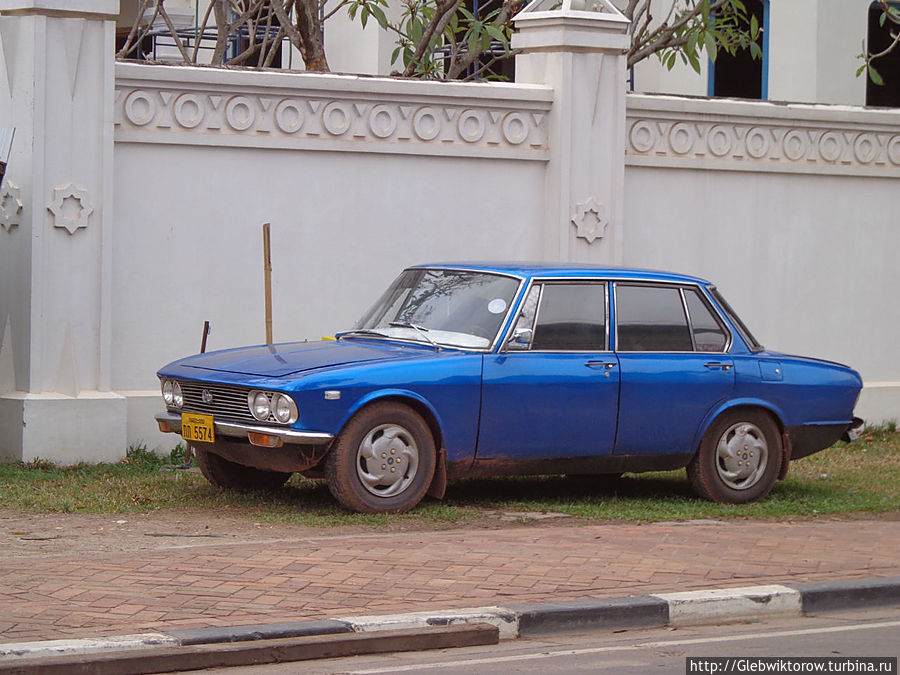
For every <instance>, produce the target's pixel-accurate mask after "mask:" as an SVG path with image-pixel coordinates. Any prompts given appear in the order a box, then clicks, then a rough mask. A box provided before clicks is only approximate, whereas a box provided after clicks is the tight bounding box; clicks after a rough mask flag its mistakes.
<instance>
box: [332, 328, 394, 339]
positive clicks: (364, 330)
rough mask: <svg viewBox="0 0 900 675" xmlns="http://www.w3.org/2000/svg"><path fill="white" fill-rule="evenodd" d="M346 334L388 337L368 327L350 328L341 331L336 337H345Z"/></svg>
mask: <svg viewBox="0 0 900 675" xmlns="http://www.w3.org/2000/svg"><path fill="white" fill-rule="evenodd" d="M348 335H361V336H363V337H383V338H386V337H390V335H387V334H386V333H381V332H379V331H377V330H370V329H368V328H354V329H352V330H348V331H343V332H342V333H341V334H340V335H338V336H337V339H338V340H340V339H341V338H345V337H347V336H348Z"/></svg>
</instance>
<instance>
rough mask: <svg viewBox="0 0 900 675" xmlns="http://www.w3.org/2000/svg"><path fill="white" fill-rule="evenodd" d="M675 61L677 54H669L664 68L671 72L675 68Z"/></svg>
mask: <svg viewBox="0 0 900 675" xmlns="http://www.w3.org/2000/svg"><path fill="white" fill-rule="evenodd" d="M677 60H678V54H676V53H675V52H672V53H671V54H669V58H668V63H667V64H666V68H668V69H669V70H672V68H674V67H675V63H676V62H677Z"/></svg>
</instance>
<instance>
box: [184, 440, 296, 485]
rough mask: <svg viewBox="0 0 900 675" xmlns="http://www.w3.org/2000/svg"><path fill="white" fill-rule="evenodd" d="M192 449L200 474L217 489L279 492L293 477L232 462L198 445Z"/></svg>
mask: <svg viewBox="0 0 900 675" xmlns="http://www.w3.org/2000/svg"><path fill="white" fill-rule="evenodd" d="M191 447H192V448H193V449H194V454H195V455H197V466H199V467H200V473H202V474H203V477H204V478H206V480H208V481H209V482H210V483H212V484H213V485H215V486H216V487H220V488H224V489H226V490H277V489H278V488H280V487H281V486H283V485H284V484H285V483H286V482H287V480H288V478H290V477H291V474H289V473H282V472H281V471H264V470H262V469H255V468H253V467H252V466H244V465H243V464H237V463H236V462H230V461H228V460H227V459H225V458H224V457H220V456H219V455H217V454H215V453H213V452H209V451H208V450H201V449H200V448H198V447H197V446H196V445H193V446H191Z"/></svg>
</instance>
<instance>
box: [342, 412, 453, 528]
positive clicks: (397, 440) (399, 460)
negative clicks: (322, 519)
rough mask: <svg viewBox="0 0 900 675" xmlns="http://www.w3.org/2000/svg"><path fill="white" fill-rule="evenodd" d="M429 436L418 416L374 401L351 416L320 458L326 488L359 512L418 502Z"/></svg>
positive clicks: (396, 509) (430, 465) (429, 467)
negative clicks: (326, 454) (322, 457)
mask: <svg viewBox="0 0 900 675" xmlns="http://www.w3.org/2000/svg"><path fill="white" fill-rule="evenodd" d="M435 458H436V452H435V447H434V438H433V437H432V435H431V430H430V429H429V428H428V425H427V424H426V423H425V420H423V419H422V417H421V416H420V415H418V414H417V413H415V412H414V411H413V410H411V409H410V408H408V407H406V406H405V405H401V404H399V403H392V402H384V403H374V404H372V405H370V406H368V407H366V408H363V409H362V410H360V411H359V412H358V413H356V415H354V416H353V417H352V418H351V419H350V421H349V422H348V423H347V425H346V426H345V427H344V429H343V430H342V431H341V433H340V434H339V435H338V437H337V440H336V441H335V443H334V446H333V447H332V448H331V451H330V452H329V453H328V456H327V457H326V458H325V480H326V481H327V482H328V489H329V490H330V491H331V494H332V495H334V497H335V499H337V500H338V501H339V502H340V503H341V504H342V505H343V506H345V507H346V508H348V509H350V510H351V511H357V512H359V513H402V512H403V511H409V510H410V509H411V508H413V507H414V506H415V505H416V504H418V503H419V502H420V501H422V498H423V497H424V496H425V493H426V492H427V491H428V486H429V485H431V480H432V478H433V476H434V469H435V463H436V459H435Z"/></svg>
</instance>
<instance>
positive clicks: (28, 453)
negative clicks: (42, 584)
mask: <svg viewBox="0 0 900 675" xmlns="http://www.w3.org/2000/svg"><path fill="white" fill-rule="evenodd" d="M118 11H119V3H118V0H0V15H2V16H0V126H14V127H16V135H15V139H14V142H13V147H12V154H11V157H10V162H9V167H8V169H7V173H6V181H5V183H4V186H3V189H2V194H0V207H2V208H0V222H2V225H3V227H2V229H0V340H2V343H0V457H5V458H11V459H18V458H21V459H25V460H29V459H33V458H36V457H42V458H46V459H59V460H63V461H66V462H69V463H71V462H73V461H78V460H82V459H83V460H94V461H97V460H104V459H114V458H119V457H121V455H122V450H123V448H124V447H125V444H126V433H125V419H126V415H125V399H123V398H122V397H120V396H118V395H115V394H113V393H112V392H111V391H110V390H111V388H112V382H111V363H110V346H111V344H112V339H113V336H112V334H111V331H110V321H109V318H110V312H111V307H110V297H111V293H110V268H111V263H112V256H113V247H112V237H111V234H112V232H111V230H112V227H111V218H112V207H111V205H112V161H113V159H112V158H113V96H114V41H113V35H114V21H113V20H112V17H114V16H115V15H116V14H118Z"/></svg>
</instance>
